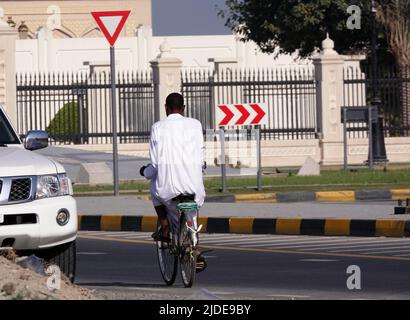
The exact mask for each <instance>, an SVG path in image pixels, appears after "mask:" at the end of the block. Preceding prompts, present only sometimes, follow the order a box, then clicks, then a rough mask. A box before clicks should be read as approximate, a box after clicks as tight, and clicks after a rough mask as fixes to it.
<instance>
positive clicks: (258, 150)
mask: <svg viewBox="0 0 410 320" xmlns="http://www.w3.org/2000/svg"><path fill="white" fill-rule="evenodd" d="M261 149H262V146H261V126H256V153H257V162H258V169H257V170H258V171H257V174H258V177H257V181H258V191H259V192H260V191H262V154H261Z"/></svg>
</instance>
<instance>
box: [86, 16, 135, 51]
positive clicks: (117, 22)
mask: <svg viewBox="0 0 410 320" xmlns="http://www.w3.org/2000/svg"><path fill="white" fill-rule="evenodd" d="M130 13H131V11H100V12H91V14H92V16H93V17H94V19H95V21H96V22H97V24H98V26H99V27H100V30H101V32H102V33H103V34H104V36H105V37H106V38H107V40H108V42H109V44H110V46H111V47H113V46H114V44H115V42H116V41H117V39H118V36H119V35H120V33H121V30H122V28H124V25H125V22H126V21H127V19H128V16H129V15H130Z"/></svg>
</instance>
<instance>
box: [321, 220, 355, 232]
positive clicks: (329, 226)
mask: <svg viewBox="0 0 410 320" xmlns="http://www.w3.org/2000/svg"><path fill="white" fill-rule="evenodd" d="M349 234H350V219H326V221H325V236H348V235H349Z"/></svg>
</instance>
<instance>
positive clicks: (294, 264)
mask: <svg viewBox="0 0 410 320" xmlns="http://www.w3.org/2000/svg"><path fill="white" fill-rule="evenodd" d="M201 244H202V246H203V247H204V248H208V249H212V250H213V251H212V252H208V253H206V254H205V255H206V257H207V260H208V263H209V267H208V269H207V270H205V271H204V272H202V273H199V274H198V275H197V281H196V284H195V286H194V287H193V288H190V289H185V288H183V285H182V283H181V280H180V278H177V282H176V284H175V285H174V286H172V287H166V286H165V285H164V284H163V282H162V278H161V275H160V273H159V269H158V265H157V260H156V255H155V253H156V252H155V247H154V246H153V242H152V241H150V240H149V234H147V233H129V232H128V233H118V232H117V233H115V232H111V233H110V232H81V233H80V236H79V240H78V269H77V280H76V283H77V284H79V285H82V286H86V287H90V288H93V289H96V294H97V295H98V296H99V297H101V298H106V299H171V300H174V299H264V300H265V299H409V298H410V277H409V276H408V270H409V268H410V239H405V238H403V239H397V238H395V239H389V238H353V237H307V236H270V235H269V236H268V235H267V236H264V235H259V236H256V235H202V236H201ZM351 265H356V266H359V268H360V272H361V289H360V290H348V289H347V284H346V283H347V279H348V277H349V276H350V275H349V274H347V268H348V267H349V266H351ZM356 274H357V273H356Z"/></svg>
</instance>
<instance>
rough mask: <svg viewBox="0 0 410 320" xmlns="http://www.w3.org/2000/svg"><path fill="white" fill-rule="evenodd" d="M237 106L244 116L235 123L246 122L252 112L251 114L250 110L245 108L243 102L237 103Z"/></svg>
mask: <svg viewBox="0 0 410 320" xmlns="http://www.w3.org/2000/svg"><path fill="white" fill-rule="evenodd" d="M235 108H236V109H238V110H239V112H240V113H242V116H241V117H240V118H239V120H238V121H236V123H235V124H244V122H245V121H246V119H248V118H249V116H250V115H251V114H250V113H249V111H248V110H246V108H245V107H244V106H243V105H241V104H236V105H235Z"/></svg>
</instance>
